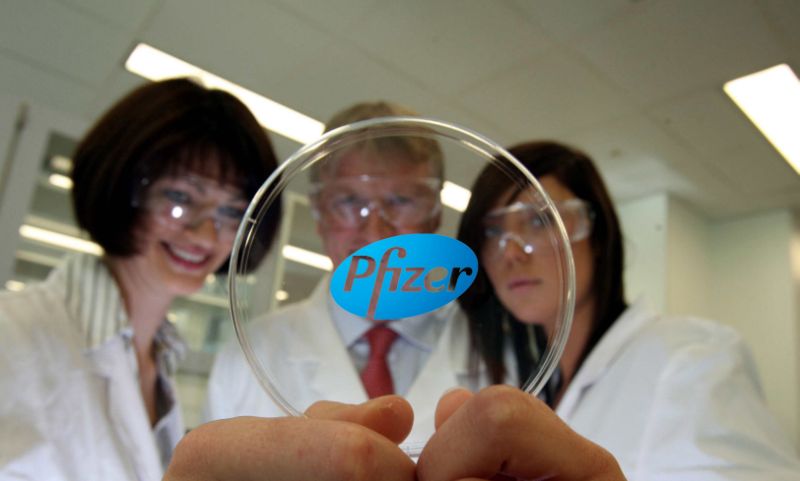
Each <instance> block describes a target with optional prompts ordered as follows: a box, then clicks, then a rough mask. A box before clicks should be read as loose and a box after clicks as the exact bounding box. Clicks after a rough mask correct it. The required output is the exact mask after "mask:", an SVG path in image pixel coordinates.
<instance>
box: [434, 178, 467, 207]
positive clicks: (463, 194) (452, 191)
mask: <svg viewBox="0 0 800 481" xmlns="http://www.w3.org/2000/svg"><path fill="white" fill-rule="evenodd" d="M471 195H472V194H471V193H470V191H469V189H465V188H464V187H461V186H460V185H458V184H454V183H452V182H450V181H449V180H446V181H444V186H443V187H442V194H441V199H442V204H444V205H446V206H447V207H450V208H451V209H455V210H457V211H459V212H464V211H465V210H466V209H467V204H469V198H470V196H471Z"/></svg>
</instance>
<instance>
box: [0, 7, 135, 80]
mask: <svg viewBox="0 0 800 481" xmlns="http://www.w3.org/2000/svg"><path fill="white" fill-rule="evenodd" d="M6 3H7V4H9V3H10V4H12V5H7V6H6V7H4V8H7V9H8V10H9V11H12V10H13V12H14V14H13V15H0V46H2V47H0V51H5V52H7V53H11V54H13V55H18V56H19V57H21V58H25V59H28V60H30V61H31V63H36V64H41V65H43V66H46V67H47V69H51V70H53V71H58V72H62V73H64V74H66V75H68V76H70V77H71V78H73V79H79V80H80V81H82V82H85V84H86V85H87V86H95V85H98V84H99V83H100V82H102V80H103V79H104V78H105V77H106V75H108V74H109V73H110V72H111V71H112V70H113V69H114V68H118V67H117V66H118V65H119V64H120V62H121V61H122V58H121V57H122V52H123V51H125V50H126V49H127V48H128V47H129V45H130V36H129V34H128V33H126V32H121V31H118V30H117V29H114V28H111V27H109V26H108V25H106V24H104V23H100V22H97V21H96V19H94V18H93V17H91V16H87V15H84V14H81V13H79V12H78V11H77V10H74V9H71V8H69V7H66V6H64V5H62V4H60V3H56V2H49V1H44V0H43V1H39V2H28V1H21V0H16V1H13V0H12V1H9V2H6ZM45 70H46V69H45Z"/></svg>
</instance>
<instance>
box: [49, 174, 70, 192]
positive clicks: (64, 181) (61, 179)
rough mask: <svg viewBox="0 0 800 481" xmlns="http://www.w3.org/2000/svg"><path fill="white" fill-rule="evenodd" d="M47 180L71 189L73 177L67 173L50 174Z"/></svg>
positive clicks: (65, 188) (54, 184)
mask: <svg viewBox="0 0 800 481" xmlns="http://www.w3.org/2000/svg"><path fill="white" fill-rule="evenodd" d="M47 181H48V182H49V183H50V185H52V186H54V187H58V188H59V189H64V190H70V189H71V188H72V179H70V178H69V177H67V176H66V175H61V174H50V177H48V178H47Z"/></svg>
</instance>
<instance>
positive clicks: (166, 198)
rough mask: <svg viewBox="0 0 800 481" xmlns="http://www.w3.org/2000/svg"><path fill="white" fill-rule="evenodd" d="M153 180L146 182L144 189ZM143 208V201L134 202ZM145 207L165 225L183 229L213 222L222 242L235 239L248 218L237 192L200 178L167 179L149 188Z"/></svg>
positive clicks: (242, 201) (144, 182) (244, 203)
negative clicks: (208, 221) (209, 221)
mask: <svg viewBox="0 0 800 481" xmlns="http://www.w3.org/2000/svg"><path fill="white" fill-rule="evenodd" d="M148 184H150V181H149V180H148V179H144V180H143V181H142V185H143V186H148ZM134 205H139V202H134ZM141 207H142V208H144V209H145V210H147V211H148V212H149V213H150V214H151V215H152V216H153V217H154V218H155V219H156V221H158V222H159V223H160V224H161V225H163V226H165V227H167V228H170V229H174V230H183V229H187V228H192V229H193V228H195V227H197V226H198V225H200V224H201V223H202V222H204V221H205V220H206V219H211V220H212V222H213V225H214V229H215V230H216V232H217V235H218V236H219V238H220V239H221V240H231V239H233V238H234V237H235V236H236V230H237V229H238V228H239V223H240V222H241V220H242V217H244V212H245V208H246V201H245V200H244V199H243V197H242V193H241V192H240V191H238V190H236V189H231V188H225V187H220V185H219V184H217V183H216V182H214V181H212V180H208V179H204V178H201V177H196V176H186V177H174V178H173V177H167V178H162V179H159V180H157V181H156V182H154V183H153V185H150V186H149V188H147V190H146V192H145V194H144V198H143V200H142V202H141Z"/></svg>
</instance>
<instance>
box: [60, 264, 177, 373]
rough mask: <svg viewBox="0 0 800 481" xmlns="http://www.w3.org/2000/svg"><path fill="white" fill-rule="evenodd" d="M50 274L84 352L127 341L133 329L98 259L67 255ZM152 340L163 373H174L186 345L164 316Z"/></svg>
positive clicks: (114, 283) (114, 285)
mask: <svg viewBox="0 0 800 481" xmlns="http://www.w3.org/2000/svg"><path fill="white" fill-rule="evenodd" d="M50 277H51V278H53V279H54V280H55V281H57V282H62V283H63V285H64V287H65V300H66V306H67V312H68V313H69V316H70V318H71V319H72V320H73V321H75V322H76V323H77V327H78V328H79V329H80V332H81V333H82V335H83V338H84V340H85V342H86V349H87V350H88V351H92V350H96V349H98V348H100V347H101V346H102V345H104V344H106V343H108V342H109V341H111V340H112V339H114V338H116V337H118V336H121V337H122V338H123V339H125V340H126V341H127V342H130V340H131V339H132V337H133V328H132V326H131V325H130V321H129V319H128V315H127V312H126V311H125V308H124V302H123V300H122V295H121V294H120V291H119V287H118V286H117V283H116V281H115V280H114V277H113V276H112V275H111V272H110V271H109V270H108V267H107V266H106V264H105V263H104V262H103V261H102V259H101V258H99V257H96V256H92V255H89V254H74V255H70V256H68V257H67V258H66V259H65V261H64V262H63V263H62V264H61V265H60V266H58V267H57V268H56V269H55V270H54V271H53V273H52V274H51V275H50ZM154 342H155V349H156V356H157V359H159V361H160V363H159V364H160V365H163V366H164V367H165V369H166V371H167V372H169V373H174V372H175V368H176V366H177V362H178V360H179V359H181V358H182V357H183V356H184V354H185V352H186V344H185V343H184V342H183V340H182V339H181V337H180V335H179V334H178V331H177V329H175V326H174V325H173V324H172V323H170V322H169V321H167V320H166V319H165V320H164V322H163V323H162V325H161V327H159V329H158V331H157V332H156V335H155V339H154Z"/></svg>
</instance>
